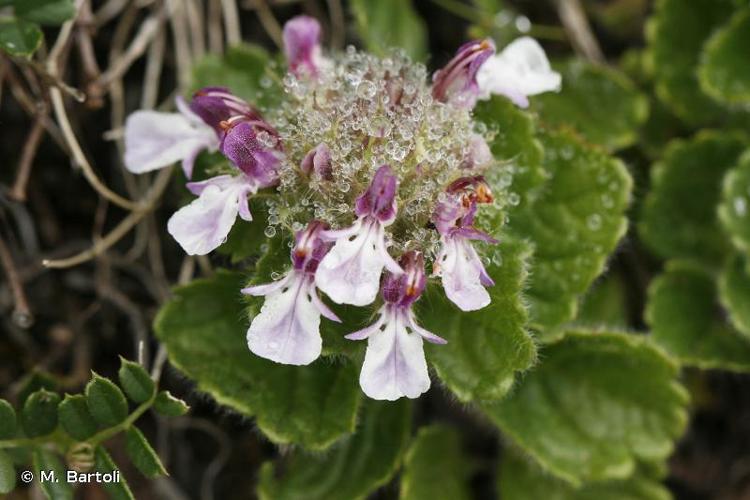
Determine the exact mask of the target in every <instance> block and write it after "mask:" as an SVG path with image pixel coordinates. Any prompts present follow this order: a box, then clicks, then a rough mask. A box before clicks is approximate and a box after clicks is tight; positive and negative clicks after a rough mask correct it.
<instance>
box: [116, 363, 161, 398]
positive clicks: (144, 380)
mask: <svg viewBox="0 0 750 500" xmlns="http://www.w3.org/2000/svg"><path fill="white" fill-rule="evenodd" d="M117 375H118V376H119V378H120V385H121V386H122V389H123V390H124V391H125V394H127V396H128V397H129V398H130V399H131V400H132V401H133V402H135V403H145V402H146V401H148V400H149V399H151V397H152V396H153V395H154V393H155V392H156V384H155V383H154V381H153V380H151V376H150V375H149V374H148V372H147V371H146V370H145V369H144V368H143V367H142V366H141V365H139V364H138V363H134V362H132V361H128V360H127V359H125V358H123V357H120V370H119V372H118V374H117Z"/></svg>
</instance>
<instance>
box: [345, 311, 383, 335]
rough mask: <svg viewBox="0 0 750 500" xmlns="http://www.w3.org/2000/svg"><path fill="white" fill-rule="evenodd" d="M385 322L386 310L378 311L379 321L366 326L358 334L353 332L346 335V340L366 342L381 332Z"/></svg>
mask: <svg viewBox="0 0 750 500" xmlns="http://www.w3.org/2000/svg"><path fill="white" fill-rule="evenodd" d="M384 321H385V308H383V309H381V310H380V311H378V319H376V320H375V322H374V323H373V324H371V325H369V326H366V327H364V328H362V329H361V330H357V331H356V332H352V333H349V334H347V335H344V338H345V339H349V340H365V339H366V338H368V337H369V336H370V335H372V334H374V333H377V332H378V331H380V328H381V327H382V326H383V322H384Z"/></svg>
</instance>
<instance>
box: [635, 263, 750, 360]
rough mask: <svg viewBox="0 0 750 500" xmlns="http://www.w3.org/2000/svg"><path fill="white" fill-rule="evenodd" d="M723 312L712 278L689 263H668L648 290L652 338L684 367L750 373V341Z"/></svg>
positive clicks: (646, 314)
mask: <svg viewBox="0 0 750 500" xmlns="http://www.w3.org/2000/svg"><path fill="white" fill-rule="evenodd" d="M719 312H720V311H719V310H718V307H717V290H716V284H715V283H714V280H713V279H712V276H711V275H710V274H709V273H708V272H707V271H705V270H704V269H702V268H700V267H699V266H697V265H696V264H693V263H690V262H680V261H671V262H668V263H667V266H666V272H664V273H663V274H661V275H660V276H659V277H657V278H656V279H655V280H654V281H653V282H651V286H650V287H649V289H648V302H647V304H646V312H645V316H646V322H647V323H648V324H649V325H650V327H651V337H652V338H653V340H654V342H656V343H657V344H658V345H659V346H661V347H662V348H664V350H666V351H667V352H668V353H669V354H671V355H672V356H674V357H676V358H677V359H678V360H679V361H680V363H682V364H685V365H688V366H696V367H698V368H720V369H724V370H733V371H748V370H750V343H748V342H747V340H746V339H743V338H742V337H741V336H740V335H739V334H737V332H735V331H734V330H732V329H731V328H730V327H729V326H728V325H726V324H725V323H724V321H723V320H722V318H721V317H720V314H719Z"/></svg>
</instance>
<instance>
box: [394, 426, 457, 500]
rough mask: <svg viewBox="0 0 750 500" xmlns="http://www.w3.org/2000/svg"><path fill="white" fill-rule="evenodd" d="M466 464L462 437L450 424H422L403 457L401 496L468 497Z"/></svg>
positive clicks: (405, 499) (418, 499)
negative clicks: (424, 425)
mask: <svg viewBox="0 0 750 500" xmlns="http://www.w3.org/2000/svg"><path fill="white" fill-rule="evenodd" d="M470 472H471V468H470V467H469V465H468V463H467V460H466V457H464V456H462V452H461V438H460V436H459V434H458V433H457V432H456V431H455V430H454V429H451V428H450V427H446V426H443V425H431V426H427V427H422V428H421V429H420V430H419V434H417V437H416V438H415V439H414V441H413V443H412V445H411V448H410V449H409V451H408V452H407V454H406V458H405V459H404V470H403V473H402V475H401V494H400V495H399V498H400V499H401V500H434V499H438V498H449V499H451V500H469V499H470V498H471V492H470V490H469V474H470Z"/></svg>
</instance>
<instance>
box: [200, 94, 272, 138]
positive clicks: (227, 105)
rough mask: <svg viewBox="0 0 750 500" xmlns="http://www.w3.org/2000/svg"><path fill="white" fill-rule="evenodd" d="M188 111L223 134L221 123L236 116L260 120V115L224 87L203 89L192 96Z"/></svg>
mask: <svg viewBox="0 0 750 500" xmlns="http://www.w3.org/2000/svg"><path fill="white" fill-rule="evenodd" d="M190 109H191V110H192V112H193V113H195V114H196V115H198V116H199V117H200V118H201V119H202V120H203V121H204V122H206V123H207V124H208V125H210V126H211V127H213V128H214V130H216V132H217V133H218V134H222V133H223V129H222V126H221V124H222V122H224V121H226V120H229V119H230V118H231V117H233V116H236V115H242V116H245V117H248V118H250V119H260V113H258V111H257V110H256V109H255V108H253V107H252V106H250V105H249V104H248V103H247V102H245V101H244V100H242V99H240V98H239V97H237V96H235V95H233V94H232V93H231V92H230V91H229V89H228V88H225V87H205V88H202V89H200V90H198V91H197V92H195V94H193V100H192V102H191V103H190Z"/></svg>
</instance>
